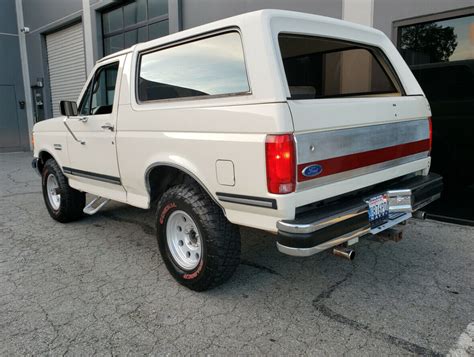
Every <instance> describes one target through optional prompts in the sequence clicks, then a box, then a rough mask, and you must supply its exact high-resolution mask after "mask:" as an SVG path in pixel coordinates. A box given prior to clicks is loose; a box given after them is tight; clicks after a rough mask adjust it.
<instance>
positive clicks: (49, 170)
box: [41, 163, 64, 217]
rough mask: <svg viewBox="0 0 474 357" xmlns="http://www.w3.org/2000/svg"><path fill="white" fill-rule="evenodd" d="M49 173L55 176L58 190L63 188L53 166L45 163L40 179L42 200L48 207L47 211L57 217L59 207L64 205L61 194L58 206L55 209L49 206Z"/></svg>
mask: <svg viewBox="0 0 474 357" xmlns="http://www.w3.org/2000/svg"><path fill="white" fill-rule="evenodd" d="M51 174H52V175H54V177H55V178H56V181H57V182H58V186H59V190H60V191H63V188H62V187H61V186H62V185H61V180H60V177H58V173H57V172H56V170H55V169H54V167H51V165H49V163H46V165H45V166H44V169H43V173H42V180H41V181H42V189H43V197H44V202H45V203H46V208H47V209H48V211H49V213H50V214H51V215H52V216H54V217H58V216H59V215H60V214H61V209H62V208H63V206H64V203H63V200H64V195H62V194H61V201H60V204H59V208H58V209H57V210H55V209H54V208H53V207H52V206H51V202H50V201H49V197H48V189H47V181H48V177H49V175H51Z"/></svg>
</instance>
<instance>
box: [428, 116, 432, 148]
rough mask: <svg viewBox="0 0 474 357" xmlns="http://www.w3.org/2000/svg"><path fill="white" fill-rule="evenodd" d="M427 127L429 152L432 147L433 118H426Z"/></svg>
mask: <svg viewBox="0 0 474 357" xmlns="http://www.w3.org/2000/svg"><path fill="white" fill-rule="evenodd" d="M428 123H429V128H430V152H431V149H432V148H433V119H432V118H431V117H429V118H428Z"/></svg>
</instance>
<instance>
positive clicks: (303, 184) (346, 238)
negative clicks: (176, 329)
mask: <svg viewBox="0 0 474 357" xmlns="http://www.w3.org/2000/svg"><path fill="white" fill-rule="evenodd" d="M61 113H62V114H63V116H62V117H59V118H54V119H51V120H47V121H44V122H41V123H38V124H36V125H35V127H34V142H35V149H34V156H35V159H34V161H33V166H34V167H35V168H36V169H37V170H38V172H39V173H40V175H41V177H42V183H43V192H44V199H45V202H46V207H47V208H48V211H49V213H50V215H51V216H52V217H53V218H54V219H56V220H57V221H60V222H69V221H72V220H75V219H78V218H80V217H81V216H82V215H83V212H85V213H88V214H94V213H95V212H97V211H98V210H99V209H100V208H102V207H103V206H104V205H105V204H106V203H107V202H108V201H109V200H115V201H120V202H125V203H127V204H130V205H132V206H136V207H140V208H144V209H147V208H150V207H151V205H152V202H157V213H156V231H157V237H158V243H159V248H160V251H161V254H162V256H163V259H164V261H165V262H166V265H167V267H168V269H169V271H170V272H171V274H172V275H173V276H174V277H175V278H176V279H177V280H178V281H179V282H180V283H181V284H183V285H185V286H187V287H189V288H191V289H194V290H205V289H208V288H211V287H214V286H216V285H218V284H220V283H222V282H224V281H225V280H227V279H228V278H229V277H230V276H231V275H232V273H233V272H234V270H235V269H236V267H237V266H238V264H239V260H240V236H239V229H238V226H239V225H243V226H249V227H254V228H258V229H262V230H265V231H269V232H273V233H275V234H277V235H278V238H277V241H278V243H277V246H278V249H279V250H280V251H281V252H283V253H286V254H290V255H295V256H308V255H311V254H314V253H317V252H320V251H322V250H325V249H328V248H331V247H341V245H344V244H347V243H348V242H350V243H351V242H354V240H355V239H357V238H358V237H360V236H364V235H367V234H370V233H372V234H375V233H379V232H381V231H383V230H385V229H387V228H389V227H392V226H394V225H396V224H398V223H401V222H403V221H406V220H407V219H408V218H410V217H411V216H412V214H413V212H415V211H416V210H418V209H420V208H421V207H423V206H424V205H426V204H427V203H429V202H431V201H433V200H434V199H436V198H438V197H439V195H440V192H441V189H442V180H441V177H439V176H438V175H436V174H429V167H430V149H431V122H430V118H429V117H430V108H429V106H428V102H427V100H426V98H425V96H424V95H423V92H422V90H421V88H420V86H419V85H418V83H417V82H416V80H415V78H414V77H413V75H412V73H411V72H410V70H409V68H408V67H407V65H406V64H405V62H404V61H403V59H402V58H401V56H400V55H399V53H398V52H397V50H396V49H395V47H394V46H393V45H392V43H391V42H390V40H389V39H388V38H387V37H386V36H385V35H384V34H383V33H381V32H380V31H377V30H374V29H372V28H369V27H364V26H360V25H356V24H351V23H348V22H344V21H340V20H335V19H331V18H326V17H320V16H315V15H308V14H302V13H296V12H288V11H277V10H263V11H257V12H253V13H248V14H245V15H241V16H236V17H232V18H228V19H225V20H221V21H217V22H214V23H211V24H207V25H204V26H200V27H196V28H193V29H190V30H186V31H182V32H179V33H176V34H172V35H169V36H166V37H163V38H160V39H157V40H153V41H149V42H146V43H141V44H138V45H135V46H133V47H132V48H129V49H127V50H124V51H121V52H117V53H114V54H112V55H110V56H107V57H105V58H103V59H101V60H100V61H99V62H98V63H97V65H96V66H95V68H94V71H93V72H92V74H91V75H90V77H89V79H88V81H87V84H86V85H85V87H84V89H83V91H82V93H81V95H80V97H79V100H78V105H76V102H66V101H63V102H61ZM85 193H89V194H91V195H94V196H95V197H94V198H93V200H92V202H90V203H89V204H87V205H86V196H85ZM339 252H340V253H341V252H342V253H344V251H341V250H339ZM345 253H348V252H347V251H346V252H345ZM351 253H352V252H349V256H351Z"/></svg>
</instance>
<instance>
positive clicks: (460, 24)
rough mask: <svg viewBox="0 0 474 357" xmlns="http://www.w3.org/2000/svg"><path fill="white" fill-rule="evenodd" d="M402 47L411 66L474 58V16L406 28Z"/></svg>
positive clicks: (401, 35)
mask: <svg viewBox="0 0 474 357" xmlns="http://www.w3.org/2000/svg"><path fill="white" fill-rule="evenodd" d="M398 31H399V32H398V42H399V43H398V48H399V50H400V52H401V54H402V56H403V58H404V59H405V61H406V62H407V63H408V64H409V65H418V64H428V63H440V62H454V61H462V60H469V59H474V15H471V16H464V17H458V18H455V19H448V20H442V21H432V22H424V23H420V24H415V25H409V26H402V27H399V30H398Z"/></svg>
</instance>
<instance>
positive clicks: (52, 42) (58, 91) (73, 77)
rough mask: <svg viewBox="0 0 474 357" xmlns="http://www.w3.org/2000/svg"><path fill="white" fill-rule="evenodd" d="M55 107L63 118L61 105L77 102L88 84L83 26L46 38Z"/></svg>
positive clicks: (57, 114)
mask: <svg viewBox="0 0 474 357" xmlns="http://www.w3.org/2000/svg"><path fill="white" fill-rule="evenodd" d="M46 48H47V53H48V69H49V80H50V85H51V102H52V103H51V104H52V108H53V116H55V117H56V116H59V115H60V112H59V101H61V100H77V97H78V96H79V94H80V92H81V89H82V87H83V85H84V83H85V81H86V62H85V56H84V36H83V33H82V23H78V24H76V25H73V26H69V27H67V28H65V29H63V30H60V31H57V32H54V33H52V34H50V35H47V36H46Z"/></svg>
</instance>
